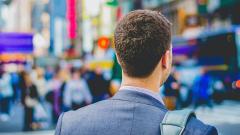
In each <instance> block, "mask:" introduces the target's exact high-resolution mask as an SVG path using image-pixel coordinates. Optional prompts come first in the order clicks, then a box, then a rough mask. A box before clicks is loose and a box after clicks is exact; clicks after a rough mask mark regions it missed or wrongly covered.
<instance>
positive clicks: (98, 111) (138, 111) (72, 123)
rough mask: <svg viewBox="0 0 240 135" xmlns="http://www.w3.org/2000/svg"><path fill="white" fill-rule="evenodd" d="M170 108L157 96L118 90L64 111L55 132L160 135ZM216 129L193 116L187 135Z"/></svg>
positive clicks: (208, 134)
mask: <svg viewBox="0 0 240 135" xmlns="http://www.w3.org/2000/svg"><path fill="white" fill-rule="evenodd" d="M166 112H167V109H166V108H165V107H164V105H163V104H162V103H161V102H159V101H158V100H156V99H155V98H153V97H151V96H149V95H146V94H143V93H139V92H135V91H128V90H123V91H121V90H120V91H119V92H118V93H117V94H116V95H115V96H113V97H112V98H111V99H108V100H104V101H101V102H97V103H95V104H92V105H89V106H86V107H83V108H81V109H79V110H77V111H70V112H67V113H63V114H62V115H61V116H60V118H59V120H58V124H57V128H56V132H55V135H160V134H161V133H160V127H159V126H160V123H161V121H162V120H163V117H164V115H165V113H166ZM216 134H217V130H216V128H214V127H212V126H209V125H205V124H203V123H202V122H201V121H199V120H197V119H195V118H191V119H190V120H189V122H188V124H187V126H186V128H185V130H184V135H216Z"/></svg>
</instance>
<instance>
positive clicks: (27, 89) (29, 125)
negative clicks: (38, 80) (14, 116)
mask: <svg viewBox="0 0 240 135" xmlns="http://www.w3.org/2000/svg"><path fill="white" fill-rule="evenodd" d="M21 90H22V98H21V99H22V100H21V102H22V104H23V107H24V128H23V130H24V131H31V130H33V129H34V124H35V123H34V107H35V106H36V105H37V104H38V102H39V95H38V91H37V87H36V86H35V85H34V84H33V82H32V80H31V77H30V75H29V74H28V73H27V72H25V71H23V72H22V73H21Z"/></svg>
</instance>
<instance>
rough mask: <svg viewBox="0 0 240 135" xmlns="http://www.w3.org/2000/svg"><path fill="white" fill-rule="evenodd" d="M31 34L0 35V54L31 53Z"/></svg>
mask: <svg viewBox="0 0 240 135" xmlns="http://www.w3.org/2000/svg"><path fill="white" fill-rule="evenodd" d="M32 52H33V34H29V33H0V54H2V53H26V54H29V53H32Z"/></svg>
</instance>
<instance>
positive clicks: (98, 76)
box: [88, 67, 110, 103]
mask: <svg viewBox="0 0 240 135" xmlns="http://www.w3.org/2000/svg"><path fill="white" fill-rule="evenodd" d="M88 84H89V88H90V90H91V93H92V95H93V103H95V102H98V101H101V100H104V99H106V98H108V97H109V84H110V81H108V80H106V79H105V78H104V76H103V72H102V69H101V68H100V67H97V68H96V69H95V71H94V72H93V74H92V77H91V78H90V79H89V80H88Z"/></svg>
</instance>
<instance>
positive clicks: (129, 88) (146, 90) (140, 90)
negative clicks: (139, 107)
mask: <svg viewBox="0 0 240 135" xmlns="http://www.w3.org/2000/svg"><path fill="white" fill-rule="evenodd" d="M119 90H128V91H135V92H140V93H144V94H146V95H149V96H151V97H153V98H155V99H157V100H158V101H159V102H161V103H162V104H163V105H164V102H163V99H162V97H161V96H160V94H157V93H154V92H152V91H151V90H148V89H145V88H140V87H136V86H121V87H120V89H119Z"/></svg>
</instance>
